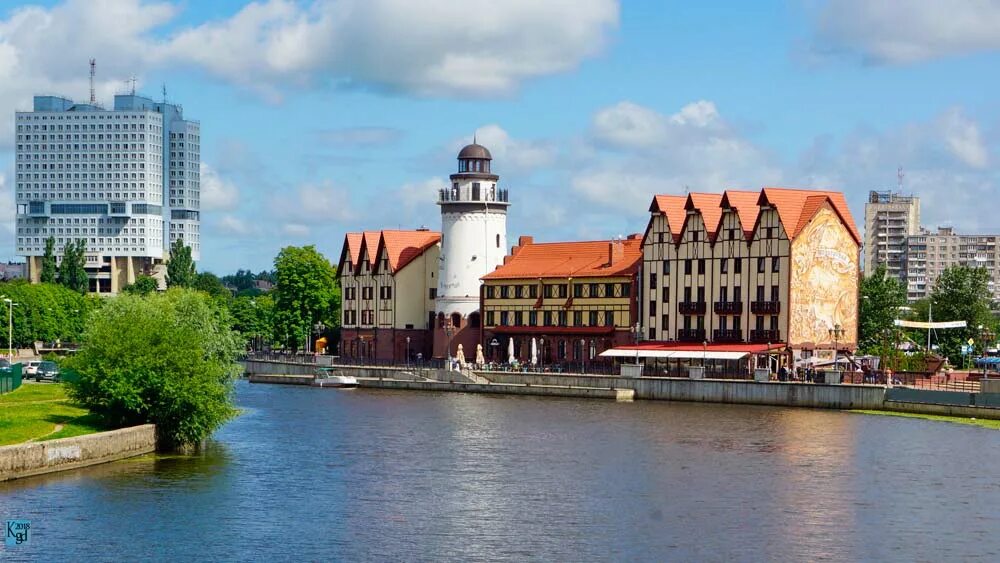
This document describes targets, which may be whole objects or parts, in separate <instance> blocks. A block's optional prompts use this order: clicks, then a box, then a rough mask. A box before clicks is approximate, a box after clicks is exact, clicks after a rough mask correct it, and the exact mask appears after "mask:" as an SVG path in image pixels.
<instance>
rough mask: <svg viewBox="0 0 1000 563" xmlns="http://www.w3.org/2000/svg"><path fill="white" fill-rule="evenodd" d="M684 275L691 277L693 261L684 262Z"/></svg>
mask: <svg viewBox="0 0 1000 563" xmlns="http://www.w3.org/2000/svg"><path fill="white" fill-rule="evenodd" d="M684 275H691V259H690V258H688V259H686V260H684Z"/></svg>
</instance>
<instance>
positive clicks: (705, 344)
mask: <svg viewBox="0 0 1000 563" xmlns="http://www.w3.org/2000/svg"><path fill="white" fill-rule="evenodd" d="M707 363H708V340H703V341H702V343H701V367H702V368H704V370H705V371H706V372H707V371H708V366H707V365H706V364H707Z"/></svg>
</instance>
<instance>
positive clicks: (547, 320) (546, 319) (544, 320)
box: [542, 311, 552, 326]
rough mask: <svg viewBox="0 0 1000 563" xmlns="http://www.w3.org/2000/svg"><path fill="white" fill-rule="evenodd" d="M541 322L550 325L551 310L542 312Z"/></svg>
mask: <svg viewBox="0 0 1000 563" xmlns="http://www.w3.org/2000/svg"><path fill="white" fill-rule="evenodd" d="M542 324H544V325H545V326H552V311H544V312H543V313H542Z"/></svg>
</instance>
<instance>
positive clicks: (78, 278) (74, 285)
mask: <svg viewBox="0 0 1000 563" xmlns="http://www.w3.org/2000/svg"><path fill="white" fill-rule="evenodd" d="M86 268H87V241H85V240H84V239H77V240H75V241H69V242H67V243H66V245H65V246H63V259H62V263H61V264H59V283H60V284H61V285H63V286H65V287H68V288H70V289H72V290H73V291H78V292H80V293H87V289H88V288H89V286H90V280H89V279H88V278H87V269H86Z"/></svg>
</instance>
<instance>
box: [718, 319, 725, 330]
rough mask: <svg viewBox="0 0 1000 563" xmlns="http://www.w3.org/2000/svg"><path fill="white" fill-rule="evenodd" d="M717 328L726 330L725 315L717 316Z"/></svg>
mask: <svg viewBox="0 0 1000 563" xmlns="http://www.w3.org/2000/svg"><path fill="white" fill-rule="evenodd" d="M719 329H720V330H726V317H719Z"/></svg>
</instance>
